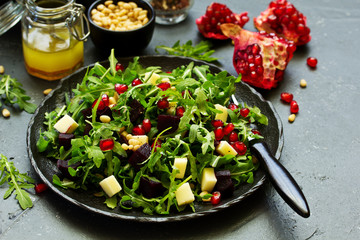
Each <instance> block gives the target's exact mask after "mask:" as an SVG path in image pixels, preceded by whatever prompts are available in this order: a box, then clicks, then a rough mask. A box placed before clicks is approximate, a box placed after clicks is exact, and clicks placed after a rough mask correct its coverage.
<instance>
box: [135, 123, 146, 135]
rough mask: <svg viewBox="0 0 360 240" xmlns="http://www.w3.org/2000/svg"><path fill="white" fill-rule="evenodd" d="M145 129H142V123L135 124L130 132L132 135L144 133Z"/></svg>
mask: <svg viewBox="0 0 360 240" xmlns="http://www.w3.org/2000/svg"><path fill="white" fill-rule="evenodd" d="M145 133H146V132H145V129H144V126H142V125H137V126H135V127H134V128H133V130H132V134H134V135H145Z"/></svg>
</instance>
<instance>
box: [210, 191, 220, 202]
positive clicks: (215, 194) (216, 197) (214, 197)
mask: <svg viewBox="0 0 360 240" xmlns="http://www.w3.org/2000/svg"><path fill="white" fill-rule="evenodd" d="M220 201H221V193H220V192H218V191H216V192H213V194H212V197H211V204H212V205H217V204H219V203H220Z"/></svg>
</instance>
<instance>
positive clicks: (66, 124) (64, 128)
mask: <svg viewBox="0 0 360 240" xmlns="http://www.w3.org/2000/svg"><path fill="white" fill-rule="evenodd" d="M78 126H79V125H78V124H77V122H75V120H74V119H72V117H70V116H69V115H65V116H63V117H62V118H60V120H59V121H57V123H55V125H54V128H55V129H56V130H58V131H59V132H60V133H73V132H74V131H75V129H76V128H77V127H78Z"/></svg>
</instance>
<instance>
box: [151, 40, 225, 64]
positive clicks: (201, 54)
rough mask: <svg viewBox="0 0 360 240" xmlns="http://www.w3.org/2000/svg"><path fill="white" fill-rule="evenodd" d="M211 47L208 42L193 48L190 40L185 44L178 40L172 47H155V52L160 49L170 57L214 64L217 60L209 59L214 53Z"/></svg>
mask: <svg viewBox="0 0 360 240" xmlns="http://www.w3.org/2000/svg"><path fill="white" fill-rule="evenodd" d="M211 46H212V45H211V43H210V42H209V41H201V42H199V43H198V44H196V45H194V46H193V43H192V41H191V40H189V41H187V42H186V43H185V44H180V40H179V41H177V42H176V43H175V44H174V45H173V46H172V47H168V46H165V45H161V46H157V47H156V48H155V51H156V52H159V51H158V49H162V50H165V51H167V52H168V54H170V55H175V56H184V57H192V58H194V59H199V60H203V61H206V62H214V61H217V60H218V58H215V57H211V55H212V54H213V53H214V52H215V50H211Z"/></svg>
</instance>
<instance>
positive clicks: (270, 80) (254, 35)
mask: <svg viewBox="0 0 360 240" xmlns="http://www.w3.org/2000/svg"><path fill="white" fill-rule="evenodd" d="M221 30H222V32H223V33H224V35H226V36H228V37H229V38H231V39H232V40H233V41H234V55H233V64H234V68H235V70H236V71H237V73H238V74H241V72H240V67H239V64H240V63H239V61H240V60H239V57H238V56H239V53H243V52H244V51H245V50H246V48H247V47H248V46H251V45H253V44H257V45H259V47H260V55H261V56H262V67H263V69H264V71H263V74H262V76H258V77H256V78H253V77H251V76H247V75H242V81H244V82H246V83H248V84H250V85H252V86H254V87H258V88H263V89H271V88H274V87H276V86H277V84H278V82H280V81H282V80H283V72H284V70H285V69H286V67H287V64H288V63H289V61H290V60H291V58H292V57H293V53H294V51H295V50H296V47H295V45H294V44H293V42H291V41H288V40H286V39H283V38H280V37H277V36H276V35H275V34H266V33H265V32H251V31H247V30H245V29H242V28H241V27H239V26H238V25H235V24H231V23H227V24H222V25H221Z"/></svg>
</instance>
